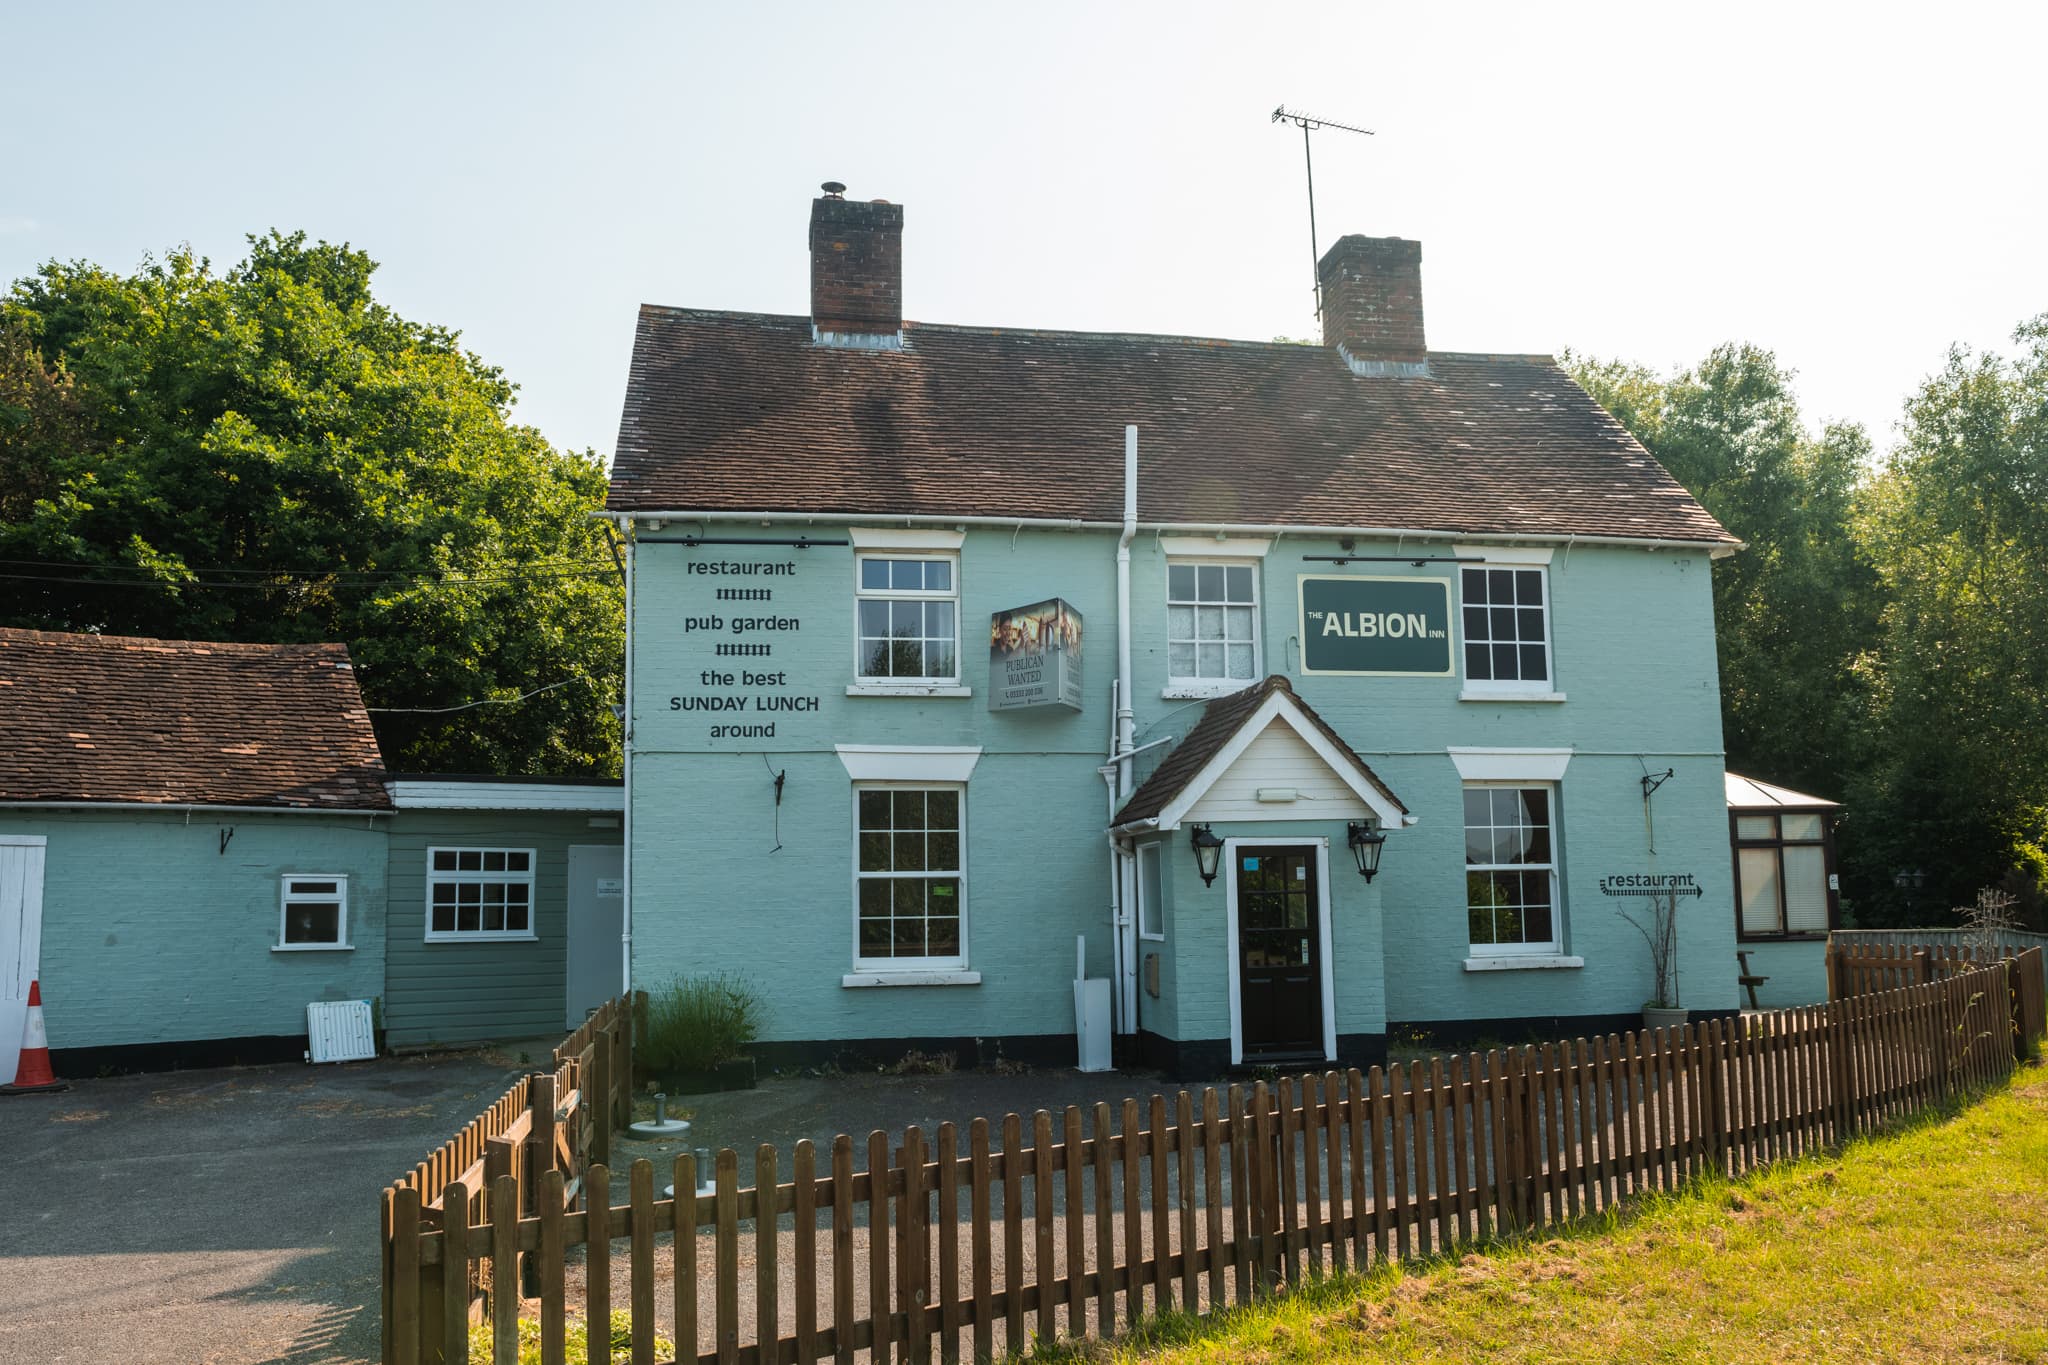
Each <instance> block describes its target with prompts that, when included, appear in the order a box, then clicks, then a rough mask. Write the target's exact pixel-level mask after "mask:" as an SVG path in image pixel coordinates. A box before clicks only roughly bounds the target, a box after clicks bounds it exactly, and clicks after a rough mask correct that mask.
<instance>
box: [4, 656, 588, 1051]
mask: <svg viewBox="0 0 2048 1365" xmlns="http://www.w3.org/2000/svg"><path fill="white" fill-rule="evenodd" d="M0 733H4V734H5V735H6V736H7V744H6V746H5V748H4V749H0V1079H8V1078H11V1077H12V1076H13V1075H14V1068H15V1060H16V1050H17V1049H18V1046H19V1043H20V1040H21V1037H22V1029H23V1022H24V1015H25V1011H26V1005H27V996H28V991H29V986H30V984H31V983H32V982H33V981H35V980H36V979H38V978H40V980H41V981H42V985H43V997H44V1006H45V1010H44V1012H45V1018H46V1021H47V1025H48V1030H49V1036H50V1042H51V1045H52V1049H53V1056H54V1060H55V1061H56V1064H57V1066H58V1067H59V1069H60V1071H69V1072H71V1073H72V1074H90V1073H92V1072H94V1071H98V1070H100V1069H102V1068H106V1067H113V1068H122V1069H126V1068H143V1069H154V1068H161V1067H175V1066H202V1065H213V1064H222V1063H232V1062H253V1061H262V1060H284V1059H293V1058H297V1057H299V1056H301V1055H302V1054H303V1053H304V1051H305V1049H306V1041H307V1040H306V1007H307V1005H309V1004H311V1003H314V1002H317V1001H334V1000H367V1001H370V1002H371V1003H372V1007H373V1014H374V1017H375V1021H376V1026H377V1028H378V1031H379V1034H380V1041H381V1042H382V1043H383V1044H384V1045H386V1046H390V1047H394V1048H423V1047H434V1046H442V1045H462V1044H474V1043H479V1042H486V1041H492V1040H502V1039H520V1038H535V1037H547V1036H556V1035H559V1034H560V1033H561V1032H562V1031H563V1029H564V1026H565V1025H568V1024H573V1023H574V1022H577V1021H580V1019H581V1018H582V1017H583V1014H584V1013H585V1012H586V1011H587V1010H588V1009H590V1008H592V1007H593V1006H595V1005H596V1004H598V1003H600V1002H601V1001H603V1000H605V999H608V998H610V997H611V996H613V995H615V994H617V992H618V990H619V985H620V982H621V981H622V980H623V976H624V965H623V959H622V955H621V945H620V936H621V932H622V926H621V922H620V921H621V914H622V909H621V908H622V906H623V894H622V885H621V876H622V872H621V860H622V847H621V842H622V829H621V825H622V820H623V805H624V798H623V790H622V787H621V785H620V783H619V782H618V781H617V780H615V779H614V780H608V781H607V780H579V779H561V778H505V777H473V776H449V775H433V776H421V777H398V776H391V775H388V774H387V773H386V772H385V771H384V762H383V757H382V755H381V753H380V751H379V749H378V746H377V740H376V736H375V734H374V733H373V731H372V730H371V727H370V719H369V713H368V712H367V711H366V710H365V708H364V706H363V700H362V696H361V693H360V691H359V689H358V687H357V684H356V677H355V670H354V669H353V667H352V666H351V663H350V660H349V656H348V651H347V649H346V648H344V647H343V646H341V645H334V644H323V645H264V644H207V643H200V642H196V641H181V640H150V639H129V638H115V637H107V636H96V635H69V634H57V633H51V632H44V631H30V630H12V629H0Z"/></svg>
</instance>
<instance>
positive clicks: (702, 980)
mask: <svg viewBox="0 0 2048 1365" xmlns="http://www.w3.org/2000/svg"><path fill="white" fill-rule="evenodd" d="M760 1033H761V997H760V996H759V995H758V994H756V993H755V991H754V988H753V987H752V986H750V985H748V984H747V982H746V981H745V980H744V979H742V978H740V977H737V976H734V975H731V974H730V973H724V972H721V973H717V974H714V975H709V976H679V977H676V978H675V979H673V980H671V981H669V982H668V983H667V984H666V985H663V986H658V987H656V988H655V989H653V990H650V991H649V992H648V993H647V1033H646V1036H645V1037H644V1038H642V1039H641V1040H640V1041H639V1043H638V1045H637V1057H638V1060H639V1062H640V1065H641V1066H642V1068H644V1069H645V1070H646V1071H647V1072H648V1073H649V1074H651V1075H656V1076H662V1075H673V1074H675V1073H677V1072H689V1071H710V1070H711V1069H713V1068H714V1067H716V1066H718V1065H720V1064H721V1063H724V1062H730V1061H733V1060H735V1059H737V1058H739V1057H741V1056H743V1055H745V1051H746V1046H747V1044H749V1043H751V1042H753V1041H754V1039H756V1038H757V1037H759V1036H760Z"/></svg>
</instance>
